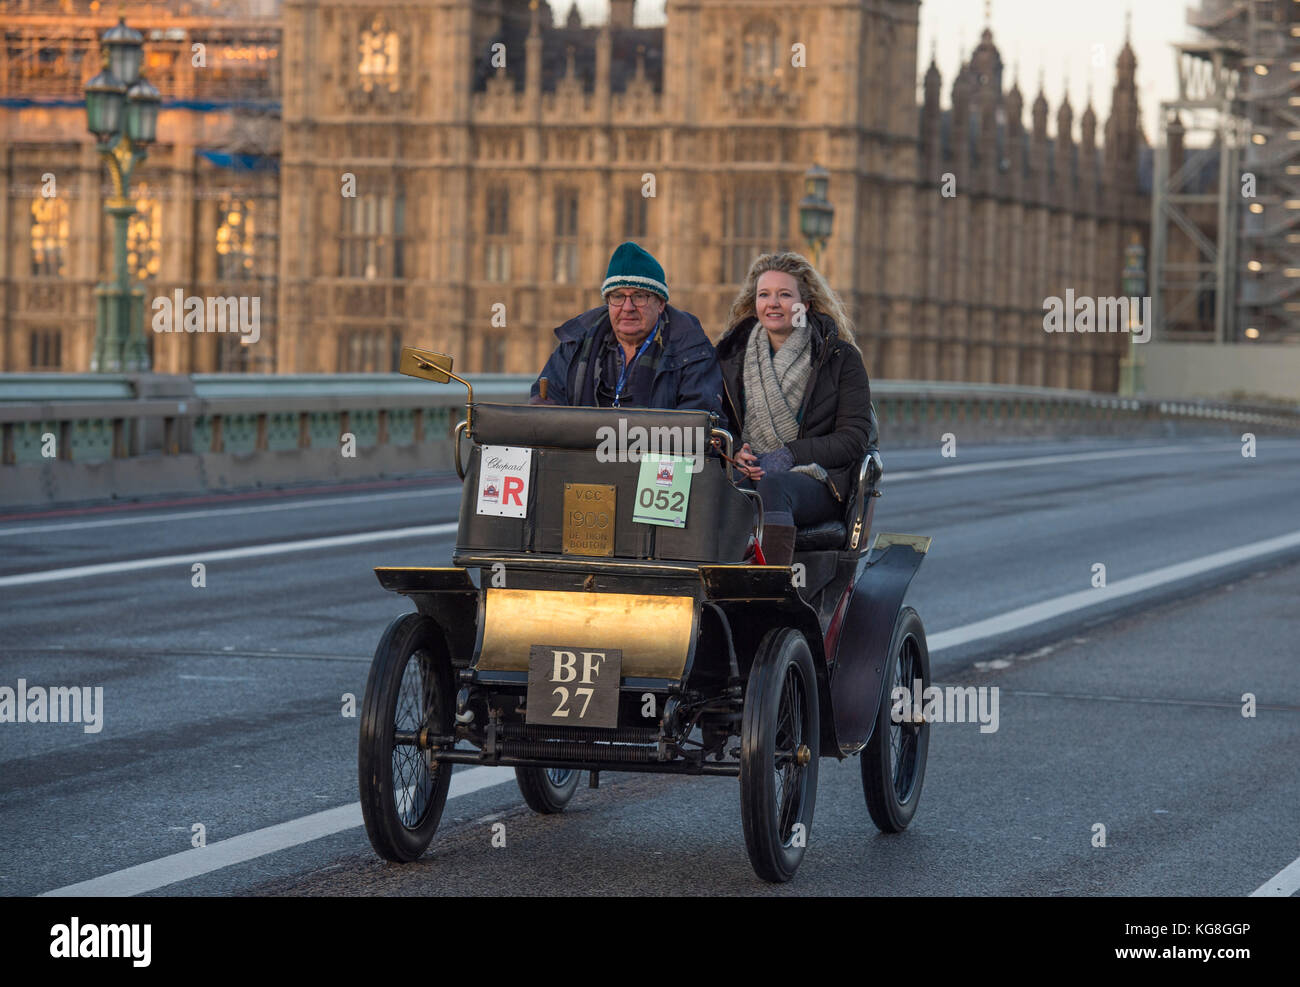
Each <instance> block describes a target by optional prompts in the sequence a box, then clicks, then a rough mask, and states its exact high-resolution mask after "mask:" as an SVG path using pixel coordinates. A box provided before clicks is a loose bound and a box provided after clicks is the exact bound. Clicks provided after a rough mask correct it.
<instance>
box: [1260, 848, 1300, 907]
mask: <svg viewBox="0 0 1300 987" xmlns="http://www.w3.org/2000/svg"><path fill="white" fill-rule="evenodd" d="M1297 891H1300V857H1296V859H1295V860H1293V861H1291V863H1289V864H1287V865H1286V866H1285V867H1283V868H1282V869H1281V870H1280V871H1278V872H1277V873H1276V874H1274V875H1273V876H1272V877H1270V878H1269V879H1268V880H1267V881H1265V882H1264V883H1263V884H1261V885H1260V886H1259V887H1257V888H1256V889H1255V890H1254V891H1252V892H1251V893H1250V896H1251V897H1252V898H1290V897H1291V896H1292V895H1293V894H1295V893H1296V892H1297Z"/></svg>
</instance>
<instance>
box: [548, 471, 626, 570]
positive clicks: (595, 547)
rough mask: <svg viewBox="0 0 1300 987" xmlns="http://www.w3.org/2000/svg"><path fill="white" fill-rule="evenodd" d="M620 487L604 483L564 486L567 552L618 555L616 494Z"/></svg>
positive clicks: (564, 544) (569, 553) (565, 545)
mask: <svg viewBox="0 0 1300 987" xmlns="http://www.w3.org/2000/svg"><path fill="white" fill-rule="evenodd" d="M616 492H617V488H616V487H614V486H613V485H612V484H609V485H606V484H602V483H566V484H565V485H564V539H563V541H562V542H561V545H560V550H561V551H562V552H564V554H565V555H613V554H614V495H615V493H616Z"/></svg>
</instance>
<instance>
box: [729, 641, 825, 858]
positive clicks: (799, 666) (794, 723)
mask: <svg viewBox="0 0 1300 987" xmlns="http://www.w3.org/2000/svg"><path fill="white" fill-rule="evenodd" d="M820 737H821V727H820V713H819V707H818V701H817V673H816V671H815V670H814V668H813V660H812V652H811V651H809V649H808V642H807V641H806V640H805V639H804V636H803V635H802V634H801V633H799V631H797V630H795V629H794V628H791V627H779V628H774V629H773V630H770V631H768V632H767V633H766V634H764V635H763V639H762V641H760V642H759V645H758V654H757V655H755V656H754V664H753V666H752V667H751V668H750V670H749V682H748V684H747V685H746V687H745V709H744V713H743V715H742V717H741V746H740V820H741V823H742V825H743V826H744V830H745V849H746V850H747V851H748V852H749V862H750V863H751V864H752V865H753V867H754V873H756V874H757V875H758V876H759V877H761V878H762V879H763V880H765V881H772V882H781V881H788V880H790V878H792V877H794V872H795V871H796V870H797V869H798V868H799V862H800V861H801V860H803V854H804V849H805V848H806V846H807V843H808V838H809V837H810V836H811V835H812V820H813V807H814V804H815V803H816V801H817V761H818V757H819V756H820V755H821V744H820ZM797 826H802V831H801V832H800V831H798V830H796V827H797Z"/></svg>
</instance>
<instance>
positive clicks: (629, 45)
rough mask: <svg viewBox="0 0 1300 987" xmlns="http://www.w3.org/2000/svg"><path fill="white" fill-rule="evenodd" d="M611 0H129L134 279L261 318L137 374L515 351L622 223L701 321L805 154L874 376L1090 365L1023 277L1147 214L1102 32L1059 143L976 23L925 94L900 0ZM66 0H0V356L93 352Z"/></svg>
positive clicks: (534, 342) (1113, 285) (1115, 283)
mask: <svg viewBox="0 0 1300 987" xmlns="http://www.w3.org/2000/svg"><path fill="white" fill-rule="evenodd" d="M252 2H253V3H254V4H257V3H259V2H260V0H252ZM633 4H634V0H612V2H611V5H610V10H609V15H608V17H607V19H606V20H605V22H603V23H601V24H596V25H584V24H582V23H581V22H580V20H579V18H578V16H577V14H576V11H575V10H573V9H570V10H568V11H567V16H558V15H557V14H555V13H553V12H552V10H551V9H550V8H549V7H548V6H547V4H546V3H545V2H538V0H534V2H532V3H528V2H525V0H405V2H402V0H283V2H282V3H279V2H275V0H266V3H265V5H264V6H245V7H242V8H241V7H239V6H238V0H225V2H223V3H217V2H216V0H210V2H208V3H204V2H199V0H196V2H193V3H186V4H179V3H175V2H171V3H136V4H130V3H128V4H126V6H125V9H124V13H125V15H126V18H127V21H128V23H130V24H132V25H133V26H135V27H136V28H137V29H140V30H142V31H143V32H144V34H145V36H146V45H147V51H148V55H147V61H146V67H145V72H146V75H148V77H149V78H150V79H151V81H153V82H154V84H155V85H158V86H159V88H160V89H161V90H162V91H163V96H164V109H163V113H162V116H161V118H160V122H159V135H160V141H161V143H160V144H159V146H157V147H155V148H153V149H152V151H151V154H150V158H149V160H148V162H146V164H145V165H144V167H143V168H142V170H141V171H140V173H139V181H140V183H141V191H140V193H139V194H140V198H141V200H142V209H141V213H140V216H139V217H138V218H137V222H136V223H134V224H133V237H132V255H131V263H132V266H133V269H134V270H135V271H136V273H137V276H138V277H139V279H140V280H141V281H143V282H144V283H146V285H147V289H146V290H147V292H148V293H149V294H150V295H168V296H170V295H171V293H172V292H174V291H175V290H176V289H177V288H181V289H183V290H184V291H185V293H186V294H188V295H198V296H205V295H249V294H256V295H258V296H259V297H260V298H261V299H262V303H261V311H262V313H263V314H262V322H263V328H262V334H261V340H260V341H259V342H258V343H257V344H256V345H254V346H241V345H240V344H239V343H238V341H237V340H236V339H234V338H228V337H214V336H209V335H201V334H195V335H185V334H179V335H166V336H153V334H150V335H151V336H153V338H152V347H153V354H154V364H155V368H156V369H158V370H161V371H169V372H178V373H184V372H197V371H210V370H222V369H226V370H247V371H262V372H280V373H291V372H335V371H372V370H374V371H380V370H383V371H386V370H391V369H393V368H395V366H396V355H397V353H398V351H399V349H400V347H401V346H402V345H404V344H407V345H420V346H427V347H432V348H435V349H442V350H445V351H447V352H451V353H453V354H455V355H456V357H457V361H458V365H459V366H462V367H465V368H467V369H469V370H471V371H507V372H536V369H537V368H538V367H540V366H541V364H542V362H543V360H544V358H545V356H546V354H547V353H548V352H549V351H550V349H551V347H552V345H553V342H554V340H553V336H552V335H551V330H552V329H553V328H554V327H555V326H556V325H558V324H559V323H560V322H561V321H563V320H564V319H565V318H567V317H569V316H570V315H573V314H575V313H577V312H579V311H582V310H584V309H586V308H589V307H591V306H592V305H595V304H598V303H599V294H598V286H599V284H600V281H601V280H602V278H603V276H604V269H605V264H606V262H607V260H608V256H609V253H610V251H611V250H612V248H613V247H614V246H615V245H616V244H618V243H619V242H621V241H622V240H625V239H635V240H637V241H638V242H640V243H642V244H643V245H644V246H645V247H647V248H648V249H649V250H651V251H652V252H653V253H654V254H655V255H656V256H657V257H658V258H659V259H660V260H661V262H662V263H663V265H664V268H665V270H666V272H667V276H668V280H669V285H670V288H671V291H672V301H673V303H674V304H675V305H677V306H679V307H682V308H685V309H688V310H690V311H692V312H694V313H696V314H697V315H698V316H699V317H700V319H701V322H702V323H703V324H704V326H705V328H706V330H708V331H709V332H710V333H711V334H713V335H715V336H716V335H717V333H718V332H719V331H720V329H721V323H722V319H723V318H724V316H725V314H726V311H727V309H728V307H729V304H730V301H731V299H732V297H733V296H734V294H735V292H736V290H737V287H738V284H739V282H740V280H741V279H742V278H743V275H744V273H745V270H746V268H747V267H748V264H749V262H750V261H751V260H752V259H753V257H754V256H755V255H756V254H758V253H760V252H762V251H764V250H772V249H778V248H789V249H800V250H802V249H805V244H804V241H803V238H802V236H801V234H800V230H799V214H798V204H799V200H800V198H801V197H802V196H803V195H804V188H803V175H804V173H805V171H806V170H807V169H808V168H809V166H810V165H812V164H813V163H814V162H816V163H818V164H821V165H822V166H823V167H825V168H826V169H827V170H828V171H829V173H830V191H829V198H830V200H831V202H832V204H833V206H834V208H835V221H834V222H835V226H834V233H833V235H832V237H831V239H830V242H829V244H828V246H827V248H826V250H825V252H824V254H823V256H822V267H823V269H824V270H825V271H826V273H827V274H828V276H829V278H830V279H831V282H832V284H833V285H834V286H835V287H836V288H837V290H838V291H840V293H841V294H842V295H843V296H844V298H845V300H846V302H847V303H848V305H849V308H850V311H851V312H852V313H853V314H854V317H855V318H856V320H857V323H858V331H859V341H860V343H861V345H862V348H863V352H864V355H865V357H866V360H867V366H868V371H869V372H870V373H871V374H872V375H873V376H881V377H892V378H919V379H952V380H971V381H993V382H1005V383H1021V384H1043V385H1053V386H1070V387H1081V388H1095V389H1103V390H1110V389H1113V388H1114V387H1115V385H1116V380H1117V364H1118V357H1119V354H1120V352H1121V349H1122V348H1123V346H1122V344H1123V343H1124V342H1125V341H1124V340H1122V339H1120V338H1118V337H1116V336H1113V335H1112V336H1106V335H1101V336H1079V335H1049V334H1047V333H1045V332H1044V331H1043V302H1044V299H1045V298H1046V297H1047V296H1051V295H1058V296H1063V295H1064V294H1065V290H1066V289H1067V288H1072V289H1073V290H1074V291H1075V293H1076V294H1078V295H1084V294H1090V295H1100V296H1110V295H1117V294H1119V291H1120V289H1119V276H1120V270H1121V268H1122V266H1123V247H1124V245H1125V243H1127V242H1128V239H1129V237H1131V236H1133V235H1140V236H1145V229H1146V227H1147V225H1148V223H1149V207H1148V204H1147V202H1146V201H1145V199H1144V198H1143V194H1142V192H1141V190H1140V183H1139V160H1140V157H1141V153H1142V150H1143V147H1144V144H1145V141H1144V138H1143V136H1142V134H1141V131H1140V129H1139V126H1138V115H1137V104H1136V89H1135V85H1134V69H1135V59H1134V55H1133V52H1132V49H1131V48H1130V47H1129V46H1128V45H1127V44H1125V46H1124V48H1123V51H1122V52H1121V53H1120V55H1119V59H1118V63H1117V67H1116V69H1117V72H1116V81H1115V97H1114V104H1113V106H1114V108H1113V111H1112V114H1111V117H1110V119H1109V120H1108V121H1107V122H1106V124H1105V125H1104V128H1103V131H1102V134H1101V135H1099V134H1098V122H1097V120H1096V119H1095V114H1094V113H1093V111H1092V110H1091V108H1090V107H1089V108H1087V109H1085V111H1084V112H1083V114H1082V116H1081V119H1080V121H1079V127H1078V140H1077V141H1076V139H1075V130H1076V128H1075V124H1074V120H1073V111H1072V110H1071V108H1070V107H1069V105H1068V104H1067V105H1064V106H1062V107H1060V108H1059V109H1058V111H1057V113H1056V119H1055V134H1056V136H1055V137H1053V138H1050V139H1049V137H1048V135H1047V123H1048V119H1049V115H1050V114H1049V109H1048V107H1047V104H1046V102H1045V100H1044V99H1043V97H1042V95H1041V94H1040V95H1039V96H1038V99H1037V100H1036V101H1035V103H1034V104H1033V106H1032V108H1031V110H1030V122H1029V123H1028V124H1026V123H1025V121H1024V108H1023V100H1022V97H1021V94H1020V91H1019V88H1018V87H1017V86H1015V85H1013V86H1012V87H1011V88H1010V89H1009V90H1005V89H1004V79H1003V75H1004V73H1003V66H1002V62H1001V58H1000V56H999V54H998V51H997V48H996V47H995V45H994V42H993V39H992V36H991V34H990V33H989V32H987V31H986V32H985V34H984V37H983V38H982V40H981V42H980V44H979V46H978V47H977V48H976V49H975V51H974V52H973V53H972V54H971V56H970V58H969V60H967V61H966V62H965V64H964V65H963V66H962V68H961V71H960V72H959V74H958V75H957V76H956V78H955V79H954V81H953V84H952V90H951V108H950V109H942V108H941V107H940V90H941V85H942V80H941V78H940V75H939V71H938V68H937V66H935V65H934V64H933V63H931V65H930V67H929V69H928V71H927V72H926V73H925V77H924V81H923V86H922V90H921V96H920V98H919V99H918V88H917V77H918V64H917V44H918V38H917V21H918V12H919V7H920V4H919V3H918V0H839V2H832V3H826V2H820V3H814V2H807V0H788V2H782V3H774V2H771V0H668V2H667V5H666V12H665V13H666V17H665V23H664V24H663V25H662V26H659V27H639V26H635V25H634V23H633V15H634V9H633ZM91 6H94V5H92V4H85V3H79V2H76V0H62V2H60V0H0V13H3V15H4V27H3V29H2V30H3V33H4V35H5V42H4V46H3V50H2V51H0V87H2V90H0V132H2V133H3V134H4V151H3V154H4V158H3V169H4V175H5V178H6V184H7V188H8V194H7V196H6V198H5V199H4V201H3V209H0V243H3V244H4V247H5V255H4V262H3V266H2V268H0V290H2V291H3V297H4V307H3V316H2V318H3V322H2V323H0V369H5V370H25V369H29V368H32V367H41V366H45V367H51V368H58V369H65V370H84V369H85V368H86V367H87V366H88V363H89V356H90V348H91V337H92V334H93V307H92V302H93V287H94V284H95V282H96V281H97V280H98V279H99V277H100V276H101V272H103V271H105V270H106V269H107V264H106V260H107V258H109V257H111V245H110V244H109V243H108V240H107V229H106V223H105V222H104V219H103V213H102V208H101V205H102V198H101V197H102V195H103V194H104V193H103V182H104V175H103V172H102V170H101V167H100V165H99V162H98V156H97V155H96V153H95V151H94V148H93V145H92V143H91V139H90V137H89V135H88V134H86V132H85V125H84V112H83V110H82V108H81V107H80V105H79V96H80V87H81V85H82V82H83V81H84V79H85V78H87V77H88V76H89V75H91V74H93V71H97V69H98V65H97V64H95V65H93V66H92V65H91V64H90V63H91V62H92V61H95V59H94V58H93V57H92V56H93V47H94V46H93V39H94V37H95V36H96V35H97V34H98V33H100V32H102V31H103V30H104V28H105V27H107V26H108V24H109V23H111V18H109V17H107V16H105V15H104V14H103V13H100V12H98V11H97V10H91V9H90V7H91ZM196 44H198V45H202V46H204V51H205V53H206V56H207V57H206V58H205V60H204V64H203V65H197V64H195V57H194V54H193V52H194V46H195V45H196ZM51 173H53V174H55V175H56V176H57V179H58V183H59V188H60V190H61V191H60V195H59V196H58V197H56V198H55V199H53V200H51V199H49V198H46V197H42V194H41V190H40V187H41V177H42V176H43V175H47V174H51ZM946 176H950V177H951V180H948V178H947V177H946ZM945 188H946V191H947V192H948V193H949V194H945ZM64 190H66V196H65V195H64ZM954 192H955V194H953V193H954ZM51 201H53V202H55V203H57V204H55V205H52V204H51ZM55 338H57V342H52V341H51V340H53V339H55Z"/></svg>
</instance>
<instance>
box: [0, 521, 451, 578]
mask: <svg viewBox="0 0 1300 987" xmlns="http://www.w3.org/2000/svg"><path fill="white" fill-rule="evenodd" d="M455 530H456V522H455V521H446V522H444V523H442V524H425V525H420V526H418V527H414V528H394V529H392V530H390V531H363V532H360V533H358V534H355V535H330V536H329V537H326V538H303V539H300V540H298V541H279V542H271V543H270V544H267V545H246V546H244V547H243V548H222V549H216V550H207V549H195V550H194V551H192V552H186V553H185V554H184V555H157V556H154V557H153V558H149V559H127V560H126V561H124V562H103V563H99V564H97V565H75V566H69V567H68V568H65V569H46V570H44V571H41V572H19V573H15V574H14V575H12V576H0V586H29V585H31V584H32V583H52V582H57V581H59V580H62V579H82V578H85V577H88V576H105V575H111V574H112V573H116V572H139V571H140V570H141V569H161V568H164V567H166V566H169V565H183V566H187V567H188V566H189V565H191V564H192V563H194V562H202V563H204V564H205V565H210V564H211V563H213V562H224V561H226V560H228V559H252V558H258V557H261V556H265V555H283V554H287V553H289V552H314V551H317V550H318V549H322V548H338V547H340V546H342V545H364V544H365V543H366V542H373V541H400V540H402V539H403V538H420V537H424V536H429V535H447V534H451V533H452V532H454V531H455Z"/></svg>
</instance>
